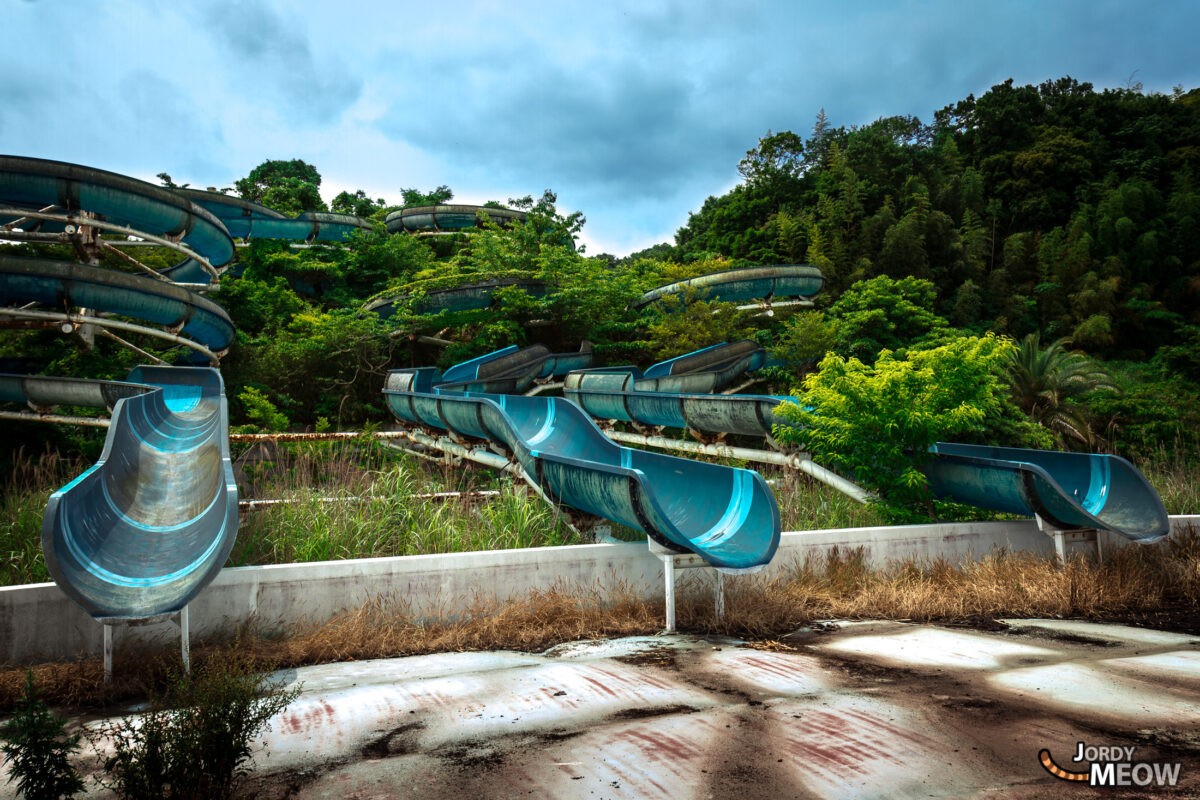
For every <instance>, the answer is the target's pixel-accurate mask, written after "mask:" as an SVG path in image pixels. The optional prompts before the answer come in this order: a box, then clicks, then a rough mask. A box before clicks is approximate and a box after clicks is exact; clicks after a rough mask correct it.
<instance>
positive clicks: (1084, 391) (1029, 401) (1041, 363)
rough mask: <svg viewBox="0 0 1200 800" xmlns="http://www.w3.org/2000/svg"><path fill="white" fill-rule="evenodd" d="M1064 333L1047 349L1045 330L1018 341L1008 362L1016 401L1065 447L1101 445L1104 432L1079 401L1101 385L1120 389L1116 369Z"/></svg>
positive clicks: (1009, 376) (1010, 381) (1007, 371)
mask: <svg viewBox="0 0 1200 800" xmlns="http://www.w3.org/2000/svg"><path fill="white" fill-rule="evenodd" d="M1067 347H1068V340H1067V339H1058V340H1057V341H1055V342H1052V343H1051V344H1050V345H1049V346H1048V347H1047V348H1046V349H1045V350H1043V349H1042V348H1041V334H1039V333H1031V334H1029V335H1028V336H1026V337H1025V339H1024V340H1023V341H1022V342H1021V343H1020V344H1019V345H1018V347H1017V350H1016V352H1015V353H1014V354H1013V357H1012V360H1011V361H1010V362H1009V363H1008V365H1007V366H1006V368H1005V376H1006V377H1007V378H1008V383H1009V388H1010V390H1011V392H1012V398H1013V401H1014V402H1015V403H1016V404H1017V405H1018V406H1019V407H1020V408H1021V410H1022V411H1024V412H1025V414H1026V415H1028V417H1029V418H1030V420H1032V421H1033V422H1037V423H1038V424H1040V425H1043V426H1045V427H1046V428H1048V429H1049V430H1051V431H1052V432H1053V433H1054V435H1055V437H1056V438H1057V439H1058V441H1059V442H1060V443H1061V444H1062V445H1063V446H1064V447H1068V448H1069V447H1070V446H1071V445H1072V444H1079V445H1084V446H1087V447H1089V448H1093V449H1094V448H1095V447H1096V445H1097V443H1098V437H1097V435H1096V433H1095V432H1094V431H1093V430H1092V427H1091V424H1090V423H1089V421H1088V418H1087V415H1086V413H1085V412H1084V410H1083V408H1082V407H1080V406H1079V405H1077V402H1078V401H1080V400H1082V399H1083V398H1084V397H1085V396H1087V395H1089V394H1091V393H1092V392H1094V391H1097V390H1100V389H1109V390H1112V391H1114V392H1119V391H1120V387H1118V386H1117V385H1116V383H1115V382H1114V381H1113V378H1112V376H1111V375H1109V374H1108V372H1107V371H1105V369H1104V368H1103V367H1101V366H1100V365H1099V364H1097V363H1096V362H1095V361H1093V360H1092V359H1091V358H1089V357H1088V356H1086V355H1084V354H1083V353H1080V352H1078V351H1072V350H1068V349H1067Z"/></svg>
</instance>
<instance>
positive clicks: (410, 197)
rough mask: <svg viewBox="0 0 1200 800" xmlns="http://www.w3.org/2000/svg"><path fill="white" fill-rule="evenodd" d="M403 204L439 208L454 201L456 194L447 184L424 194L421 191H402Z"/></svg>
mask: <svg viewBox="0 0 1200 800" xmlns="http://www.w3.org/2000/svg"><path fill="white" fill-rule="evenodd" d="M400 197H401V202H402V203H403V204H404V205H405V206H406V207H407V206H437V205H441V204H442V203H446V202H449V201H450V200H453V199H454V192H452V191H451V190H450V187H449V186H446V185H445V184H443V185H441V186H439V187H437V188H436V189H431V190H430V191H428V192H422V191H421V190H420V189H401V190H400Z"/></svg>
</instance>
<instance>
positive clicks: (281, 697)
mask: <svg viewBox="0 0 1200 800" xmlns="http://www.w3.org/2000/svg"><path fill="white" fill-rule="evenodd" d="M298 694H299V689H292V690H290V691H284V690H283V688H282V687H281V686H279V685H276V684H271V683H268V682H267V681H266V680H265V679H264V677H263V675H262V673H260V672H258V671H256V670H255V669H254V667H253V664H252V663H251V662H250V661H249V660H248V659H245V658H242V657H239V656H237V655H229V656H226V657H224V658H222V659H219V660H214V661H212V662H210V663H208V664H206V665H205V666H204V667H203V668H199V669H197V670H196V671H195V672H193V673H192V674H190V675H182V676H179V677H178V678H177V679H175V681H174V682H173V683H172V684H171V685H170V687H169V688H168V689H167V691H166V692H165V693H164V694H156V695H153V696H152V697H151V703H150V710H149V711H147V712H146V713H145V714H142V715H140V716H138V717H123V718H122V719H121V720H120V721H119V722H113V723H110V724H108V725H107V726H105V727H103V728H102V729H101V731H100V733H99V734H98V735H97V741H98V740H99V739H101V738H107V739H108V740H109V741H110V743H111V745H112V747H113V755H111V756H110V757H109V758H107V759H106V760H105V763H104V769H105V771H106V772H107V773H108V779H107V780H106V781H103V783H104V785H105V786H106V788H109V789H111V790H112V791H114V792H116V794H117V796H118V797H121V798H130V799H131V800H132V799H133V798H137V800H146V799H148V798H153V799H155V800H158V799H160V798H161V800H176V799H178V800H183V799H184V798H188V799H190V798H196V800H199V798H205V799H206V800H207V799H208V798H228V797H232V796H233V793H234V790H235V789H236V788H237V783H238V781H239V779H240V778H241V777H242V776H243V775H245V774H246V772H247V768H248V765H249V764H250V762H251V761H252V755H251V750H250V746H251V743H252V742H253V741H254V739H255V737H256V736H257V735H258V734H259V732H260V731H262V730H263V729H264V728H265V727H266V726H267V723H268V722H269V721H270V719H271V718H272V717H274V716H275V715H276V714H278V713H279V712H280V711H282V710H283V709H285V708H286V707H287V706H288V705H290V704H291V702H292V701H293V700H295V699H296V697H297V696H298Z"/></svg>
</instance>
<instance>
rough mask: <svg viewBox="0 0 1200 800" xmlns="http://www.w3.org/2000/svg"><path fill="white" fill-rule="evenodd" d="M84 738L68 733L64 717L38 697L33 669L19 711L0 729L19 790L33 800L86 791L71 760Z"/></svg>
mask: <svg viewBox="0 0 1200 800" xmlns="http://www.w3.org/2000/svg"><path fill="white" fill-rule="evenodd" d="M80 738H81V737H80V735H79V734H73V735H71V736H68V735H67V733H66V730H65V727H64V722H63V720H62V718H61V717H57V716H55V715H54V714H53V713H52V712H51V711H50V709H49V708H48V707H47V706H46V704H45V703H44V702H42V699H41V698H40V697H39V696H38V693H37V688H36V687H35V686H34V683H33V671H32V670H29V671H27V672H26V673H25V694H24V695H23V696H22V697H21V698H20V699H19V700H17V705H16V714H14V715H13V717H12V718H11V719H9V720H8V721H7V722H6V723H4V726H3V728H0V739H3V740H4V745H3V747H0V752H2V753H3V754H4V763H6V764H10V765H11V766H9V776H8V779H9V780H10V781H12V782H14V783H16V784H17V791H18V792H20V793H21V795H22V796H23V797H27V798H29V800H59V798H61V797H74V796H75V795H77V794H79V793H80V792H82V791H83V781H82V780H80V778H79V774H78V773H77V772H76V771H75V768H74V767H73V766H71V763H70V761H69V760H68V759H69V758H70V757H71V754H72V753H74V752H75V751H76V750H78V749H79V741H80Z"/></svg>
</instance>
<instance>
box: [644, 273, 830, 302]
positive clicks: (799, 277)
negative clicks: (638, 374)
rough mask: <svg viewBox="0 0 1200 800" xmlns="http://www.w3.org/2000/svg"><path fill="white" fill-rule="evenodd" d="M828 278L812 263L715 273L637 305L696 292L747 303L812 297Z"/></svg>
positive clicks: (660, 290)
mask: <svg viewBox="0 0 1200 800" xmlns="http://www.w3.org/2000/svg"><path fill="white" fill-rule="evenodd" d="M824 284H825V278H824V276H823V275H822V274H821V270H820V269H818V268H817V267H814V266H812V265H811V264H776V265H774V266H769V267H749V268H747V269H734V270H727V271H725V272H714V273H711V274H709V275H701V276H699V277H697V278H689V279H687V280H683V281H676V282H675V283H668V284H666V285H665V286H659V287H658V288H657V289H651V290H650V291H648V292H646V293H645V294H643V295H642V296H641V298H640V299H639V300H638V301H637V302H636V303H634V304H633V307H634V308H641V307H643V306H647V305H649V304H651V303H653V302H654V301H655V300H661V299H662V298H664V297H668V296H671V295H677V294H683V293H685V292H688V291H694V292H696V293H697V296H698V298H699V299H700V300H706V301H721V302H724V303H746V302H750V301H753V300H767V299H776V298H783V297H802V298H810V297H813V296H814V295H816V294H817V293H819V292H820V291H821V287H822V286H824Z"/></svg>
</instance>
